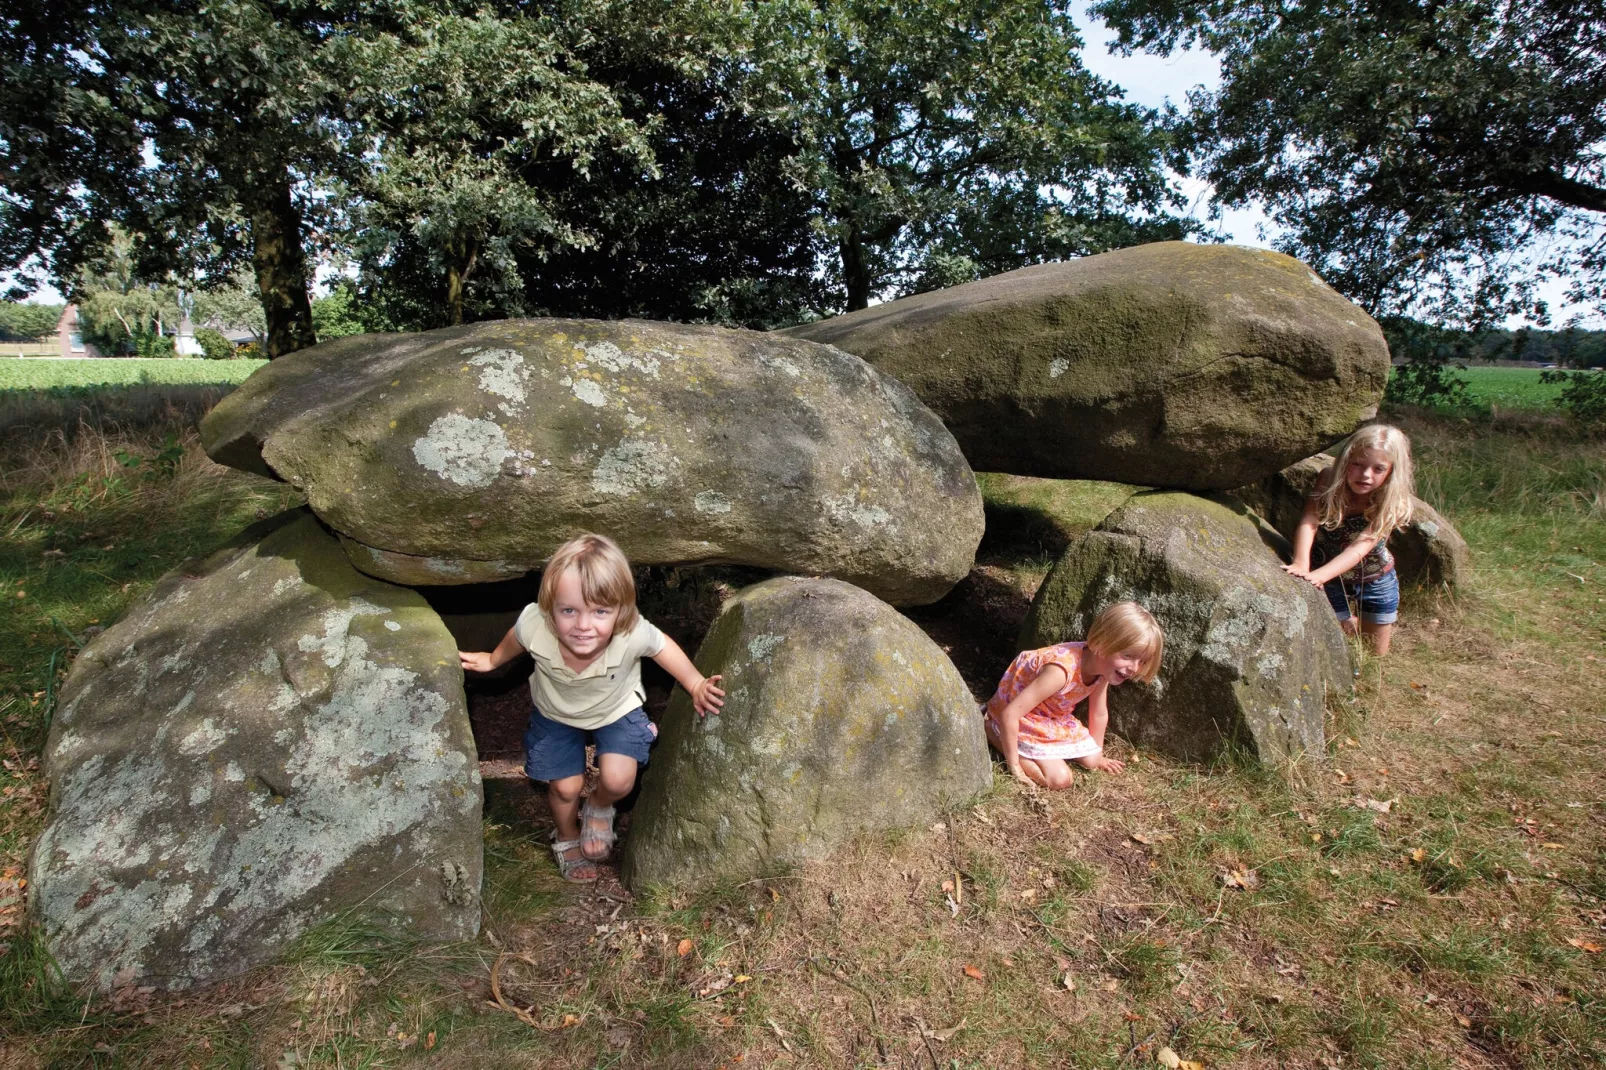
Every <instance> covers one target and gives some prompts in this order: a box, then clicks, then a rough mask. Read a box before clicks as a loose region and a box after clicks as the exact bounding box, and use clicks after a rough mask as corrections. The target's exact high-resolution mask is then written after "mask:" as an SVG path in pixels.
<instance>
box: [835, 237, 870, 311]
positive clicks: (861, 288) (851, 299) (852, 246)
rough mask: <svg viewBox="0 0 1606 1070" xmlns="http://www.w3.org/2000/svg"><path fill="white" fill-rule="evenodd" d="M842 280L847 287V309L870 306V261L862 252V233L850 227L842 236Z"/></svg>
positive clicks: (856, 309)
mask: <svg viewBox="0 0 1606 1070" xmlns="http://www.w3.org/2000/svg"><path fill="white" fill-rule="evenodd" d="M840 248H841V250H842V282H843V284H844V285H845V286H847V288H848V311H849V312H857V311H858V310H859V309H861V308H869V307H870V261H869V259H868V258H867V257H866V256H865V254H864V235H863V234H861V233H859V230H858V228H856V227H850V228H849V229H848V233H847V235H846V236H845V237H843V239H842V241H841V243H840Z"/></svg>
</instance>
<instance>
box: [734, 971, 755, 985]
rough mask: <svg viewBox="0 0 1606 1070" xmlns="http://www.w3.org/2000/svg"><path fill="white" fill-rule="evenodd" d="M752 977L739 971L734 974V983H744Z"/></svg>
mask: <svg viewBox="0 0 1606 1070" xmlns="http://www.w3.org/2000/svg"><path fill="white" fill-rule="evenodd" d="M752 979H753V978H752V977H750V976H749V975H747V974H745V973H739V974H737V975H736V983H737V984H739V985H745V984H746V983H747V982H749V981H751V980H752Z"/></svg>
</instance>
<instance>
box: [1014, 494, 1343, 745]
mask: <svg viewBox="0 0 1606 1070" xmlns="http://www.w3.org/2000/svg"><path fill="white" fill-rule="evenodd" d="M1127 600H1131V601H1135V602H1137V603H1138V604H1139V605H1142V606H1143V607H1144V608H1145V609H1147V610H1148V611H1149V612H1150V613H1152V614H1154V617H1155V619H1156V620H1157V621H1158V622H1159V624H1160V627H1161V629H1162V630H1163V631H1164V632H1165V657H1164V659H1163V661H1162V663H1161V670H1160V676H1159V679H1158V680H1156V681H1155V682H1154V683H1153V684H1152V685H1145V684H1140V683H1127V684H1123V685H1121V686H1120V687H1118V688H1113V689H1111V691H1110V699H1109V702H1110V727H1111V728H1112V729H1113V730H1114V731H1115V732H1116V733H1117V734H1118V735H1120V736H1121V737H1122V738H1124V739H1127V740H1129V741H1131V742H1132V743H1135V744H1137V745H1138V746H1139V747H1140V748H1143V749H1145V750H1156V751H1161V752H1164V753H1166V754H1170V755H1173V756H1175V757H1178V758H1182V759H1186V760H1198V759H1205V758H1210V757H1212V756H1214V755H1216V754H1217V753H1218V752H1220V751H1221V750H1222V749H1223V748H1226V747H1237V748H1240V749H1242V750H1244V751H1247V752H1249V753H1251V754H1254V755H1256V756H1258V757H1260V758H1261V759H1263V760H1266V761H1282V760H1286V759H1289V758H1294V757H1298V756H1301V755H1305V756H1308V757H1311V758H1321V757H1322V756H1323V755H1324V754H1325V733H1324V730H1323V717H1324V713H1325V706H1326V703H1327V701H1328V700H1329V699H1333V700H1338V699H1342V698H1343V697H1344V696H1347V695H1348V694H1349V693H1350V685H1351V678H1350V670H1349V654H1348V650H1347V648H1346V647H1345V645H1344V637H1343V635H1342V633H1341V632H1340V631H1339V627H1338V622H1337V619H1336V618H1335V617H1334V616H1333V611H1332V609H1331V608H1330V607H1329V606H1328V604H1327V599H1326V598H1325V597H1323V595H1322V593H1321V592H1320V591H1318V590H1316V588H1314V587H1312V586H1311V585H1310V584H1308V583H1306V582H1304V581H1303V580H1299V579H1295V578H1294V577H1292V576H1289V575H1288V574H1287V573H1285V572H1283V570H1282V568H1281V567H1280V562H1278V560H1277V558H1276V556H1275V555H1274V554H1273V553H1272V552H1271V550H1270V549H1269V548H1268V547H1267V546H1266V544H1265V543H1264V542H1263V541H1262V538H1261V534H1260V532H1259V530H1258V529H1257V527H1256V525H1255V524H1254V522H1253V521H1252V520H1250V519H1249V517H1248V516H1247V515H1246V514H1245V512H1244V510H1243V507H1242V506H1237V507H1236V508H1234V507H1232V506H1229V505H1227V504H1224V503H1222V502H1219V501H1214V500H1212V499H1208V498H1201V497H1198V496H1196V495H1192V494H1185V493H1181V492H1176V491H1151V492H1148V493H1144V494H1137V495H1134V496H1133V497H1132V498H1130V499H1128V500H1127V502H1126V504H1125V505H1123V506H1122V507H1121V508H1120V509H1118V510H1116V511H1115V512H1114V513H1113V514H1111V515H1110V516H1109V517H1107V518H1106V519H1105V520H1104V521H1103V523H1101V524H1100V525H1099V526H1098V528H1096V529H1095V530H1093V531H1090V532H1088V533H1087V534H1086V535H1083V536H1082V537H1081V538H1080V539H1077V540H1075V541H1074V542H1072V543H1071V545H1070V546H1069V547H1068V548H1067V549H1066V551H1065V553H1064V554H1063V555H1062V556H1061V557H1060V559H1059V561H1058V562H1057V563H1056V564H1055V566H1054V569H1053V571H1051V572H1050V573H1049V575H1048V578H1047V579H1046V580H1044V581H1043V586H1042V587H1041V588H1039V590H1038V592H1037V597H1036V598H1035V599H1034V600H1033V602H1032V609H1031V612H1030V614H1029V615H1028V616H1027V618H1026V623H1025V625H1024V627H1023V628H1022V629H1021V637H1020V645H1021V646H1022V648H1024V649H1031V648H1036V647H1044V646H1048V645H1050V644H1053V643H1060V642H1064V641H1066V640H1072V639H1081V638H1083V637H1084V636H1085V635H1087V630H1088V627H1089V626H1090V625H1091V624H1092V622H1093V618H1094V617H1095V616H1096V615H1097V614H1098V612H1099V611H1100V610H1101V609H1103V608H1104V607H1106V606H1108V605H1110V604H1112V603H1114V602H1122V601H1127Z"/></svg>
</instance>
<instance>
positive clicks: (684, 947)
mask: <svg viewBox="0 0 1606 1070" xmlns="http://www.w3.org/2000/svg"><path fill="white" fill-rule="evenodd" d="M691 948H692V943H691V941H690V940H689V939H687V940H682V941H681V942H680V943H678V944H676V945H675V954H677V955H679V956H680V957H681V958H685V957H686V956H687V955H690V954H691Z"/></svg>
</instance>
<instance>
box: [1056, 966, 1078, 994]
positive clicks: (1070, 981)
mask: <svg viewBox="0 0 1606 1070" xmlns="http://www.w3.org/2000/svg"><path fill="white" fill-rule="evenodd" d="M1060 984H1062V985H1064V986H1065V991H1067V992H1075V991H1076V978H1074V977H1072V976H1071V971H1070V970H1066V971H1065V976H1064V977H1061V978H1060Z"/></svg>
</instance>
